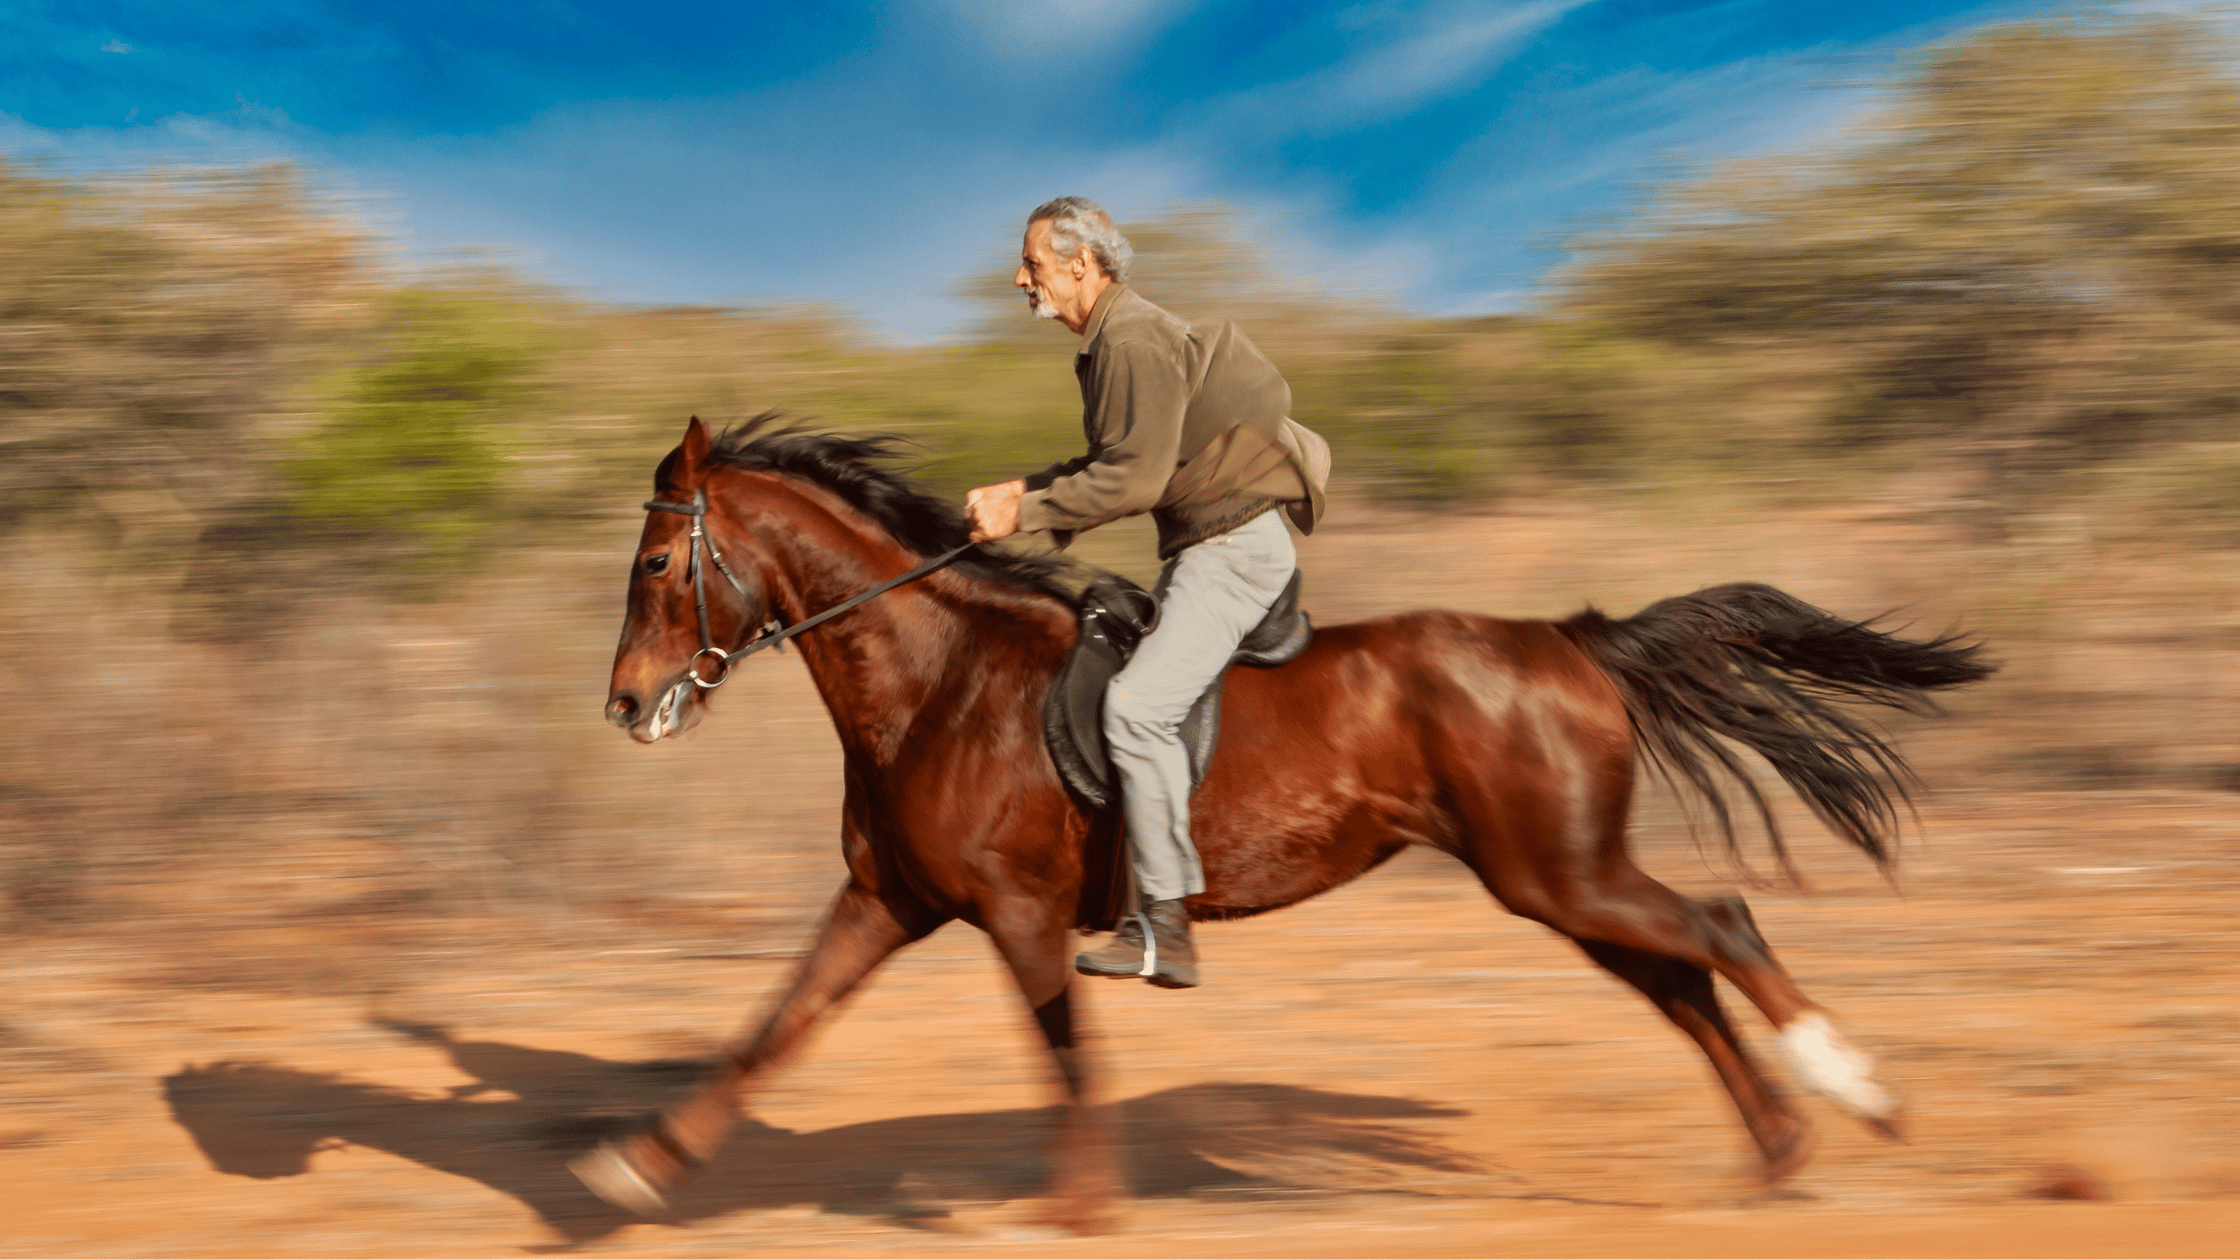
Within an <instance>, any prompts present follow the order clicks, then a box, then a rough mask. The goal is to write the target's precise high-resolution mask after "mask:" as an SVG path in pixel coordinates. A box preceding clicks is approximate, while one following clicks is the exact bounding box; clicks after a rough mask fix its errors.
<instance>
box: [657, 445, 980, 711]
mask: <svg viewBox="0 0 2240 1260" xmlns="http://www.w3.org/2000/svg"><path fill="white" fill-rule="evenodd" d="M645 508H646V511H648V512H675V513H676V514H677V515H679V516H689V517H691V518H692V537H691V540H690V542H689V543H688V544H687V549H688V551H689V552H690V554H691V560H690V562H689V565H690V573H691V577H692V611H693V613H694V614H695V615H696V616H697V617H698V618H699V619H700V650H699V651H697V652H694V653H693V654H692V659H691V660H689V661H687V662H685V667H684V671H685V677H686V678H688V679H690V680H691V681H692V684H693V685H694V686H696V687H698V688H700V689H701V690H702V691H713V690H715V689H716V688H717V687H721V686H722V685H723V684H724V683H725V681H726V680H728V679H729V678H730V677H731V664H732V662H733V661H736V660H738V659H739V658H740V657H742V656H752V655H753V654H755V653H756V652H759V651H761V650H762V649H764V648H767V647H774V648H780V649H781V650H782V649H783V646H784V644H785V641H786V640H787V639H790V638H792V637H793V636H795V635H797V634H801V633H804V632H806V631H809V630H813V629H815V628H816V627H817V626H820V625H823V624H824V623H825V622H827V621H830V620H832V619H833V618H834V617H837V616H839V615H840V614H841V613H844V612H848V611H850V610H851V609H854V608H856V607H858V606H859V605H861V604H863V603H864V602H865V601H867V600H869V599H871V598H872V597H873V596H877V595H884V594H886V593H887V592H888V591H891V590H893V589H894V588H895V587H898V586H901V585H903V584H905V583H908V582H915V581H917V580H918V579H919V578H922V577H924V576H925V575H926V574H928V573H931V572H933V571H934V570H935V569H938V568H940V567H941V566H942V565H945V564H947V563H949V562H950V561H951V560H954V559H956V558H957V557H958V556H961V555H963V554H964V553H965V552H967V551H970V550H971V549H972V544H971V543H965V544H964V545H962V546H959V547H952V548H950V549H949V550H947V551H944V552H942V553H941V554H940V555H938V556H935V557H934V558H932V559H931V560H928V561H926V562H925V563H924V564H921V565H919V566H918V567H917V568H915V569H912V570H910V571H909V572H908V573H905V574H903V575H901V576H900V577H892V578H888V579H887V580H886V581H884V582H881V583H879V584H878V585H877V586H874V587H872V588H871V589H870V590H868V591H865V592H863V593H862V594H860V595H855V596H851V597H849V598H848V599H846V600H843V601H841V602H840V603H838V604H835V605H833V606H832V607H830V608H827V609H825V610H824V611H823V612H821V613H818V614H816V615H815V616H813V617H805V618H803V619H802V620H800V621H797V622H795V623H794V624H792V625H790V626H789V625H786V624H785V623H784V622H782V621H780V620H779V619H778V618H777V617H776V616H775V615H773V616H772V617H771V619H770V620H768V621H766V622H764V623H763V624H762V632H761V633H760V634H758V635H756V636H755V637H754V639H753V640H752V641H750V642H748V643H747V644H746V645H745V646H743V647H738V648H734V649H732V650H731V651H728V652H726V651H724V650H723V649H722V648H719V647H717V646H716V643H715V636H714V634H713V633H711V632H710V630H709V628H708V579H707V573H706V571H705V570H704V569H703V568H702V567H701V564H700V553H701V552H706V553H707V554H708V562H709V563H710V564H713V565H714V566H715V567H716V572H718V573H721V574H722V575H723V577H724V580H725V581H727V582H729V583H731V589H732V590H735V591H737V592H739V599H740V601H741V602H742V603H745V604H747V605H748V606H750V607H751V606H752V604H753V601H752V600H751V599H750V598H749V597H748V595H747V587H746V584H745V583H743V582H741V581H740V580H739V577H738V575H737V574H735V573H733V572H732V571H731V566H730V565H728V564H725V563H724V562H723V553H722V552H720V551H718V550H716V544H715V540H714V539H712V538H710V537H708V531H707V529H706V528H705V522H706V521H707V519H708V488H707V487H706V486H702V487H700V488H699V489H697V490H694V491H693V492H692V502H690V503H666V502H663V501H662V500H660V499H648V500H646V505H645ZM703 656H712V657H714V658H715V661H716V676H715V680H714V681H713V682H711V681H709V680H708V679H706V678H702V677H701V676H700V658H701V657H703Z"/></svg>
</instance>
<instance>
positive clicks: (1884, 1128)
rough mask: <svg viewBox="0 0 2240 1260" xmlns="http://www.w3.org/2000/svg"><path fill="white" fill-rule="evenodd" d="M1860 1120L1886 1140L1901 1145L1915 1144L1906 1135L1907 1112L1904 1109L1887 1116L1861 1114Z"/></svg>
mask: <svg viewBox="0 0 2240 1260" xmlns="http://www.w3.org/2000/svg"><path fill="white" fill-rule="evenodd" d="M1859 1121H1860V1123H1862V1124H1864V1125H1866V1126H1867V1128H1869V1129H1871V1130H1873V1131H1874V1135H1875V1136H1876V1137H1879V1138H1881V1139H1882V1140H1883V1141H1885V1142H1895V1143H1897V1144H1898V1145H1900V1146H1911V1145H1913V1142H1912V1140H1911V1139H1909V1138H1908V1137H1906V1113H1905V1112H1903V1111H1893V1112H1891V1113H1890V1114H1889V1115H1887V1116H1861V1117H1859Z"/></svg>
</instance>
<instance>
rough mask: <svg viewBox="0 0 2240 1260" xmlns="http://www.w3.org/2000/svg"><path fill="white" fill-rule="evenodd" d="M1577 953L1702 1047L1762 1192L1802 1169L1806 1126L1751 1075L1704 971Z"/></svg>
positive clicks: (1633, 953) (1652, 959) (1601, 944)
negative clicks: (1744, 1138) (1758, 1163)
mask: <svg viewBox="0 0 2240 1260" xmlns="http://www.w3.org/2000/svg"><path fill="white" fill-rule="evenodd" d="M1578 945H1579V948H1580V949H1583V950H1585V951H1586V953H1587V957H1589V958H1592V959H1594V960H1595V961H1596V962H1598V963H1600V964H1602V966H1603V967H1604V968H1606V969H1608V970H1609V971H1610V973H1611V974H1612V975H1615V976H1617V977H1618V978H1619V979H1621V980H1624V981H1625V982H1626V983H1627V984H1630V985H1632V986H1633V987H1634V988H1636V989H1639V990H1640V991H1641V994H1642V996H1643V997H1646V998H1648V999H1649V1001H1650V1002H1651V1004H1653V1005H1654V1006H1655V1007H1656V1008H1657V1009H1658V1010H1659V1011H1661V1012H1663V1013H1664V1016H1665V1018H1666V1019H1669V1020H1671V1021H1672V1022H1673V1024H1674V1025H1676V1026H1677V1027H1678V1028H1679V1029H1680V1031H1682V1032H1684V1033H1686V1034H1688V1036H1689V1037H1691V1038H1693V1039H1694V1041H1695V1043H1696V1044H1697V1045H1698V1046H1700V1047H1702V1049H1703V1054H1704V1057H1705V1058H1707V1059H1709V1060H1711V1067H1712V1070H1713V1071H1716V1072H1717V1073H1718V1074H1719V1080H1720V1082H1721V1083H1722V1084H1724V1085H1725V1086H1726V1087H1727V1093H1728V1094H1729V1095H1731V1096H1732V1097H1733V1098H1734V1105H1735V1110H1736V1111H1738V1112H1740V1113H1741V1115H1742V1126H1743V1128H1744V1129H1746V1130H1748V1131H1749V1134H1750V1139H1751V1141H1753V1142H1755V1143H1756V1144H1757V1147H1758V1154H1759V1156H1760V1158H1761V1159H1762V1160H1763V1161H1764V1164H1763V1175H1764V1177H1765V1180H1766V1182H1767V1183H1768V1184H1771V1183H1773V1182H1777V1181H1779V1180H1781V1179H1782V1178H1784V1177H1787V1176H1788V1175H1789V1174H1790V1173H1793V1172H1795V1171H1796V1170H1797V1169H1798V1168H1800V1167H1802V1166H1803V1165H1804V1161H1805V1157H1806V1155H1808V1154H1809V1153H1810V1150H1811V1145H1810V1143H1809V1141H1808V1140H1807V1139H1808V1138H1809V1137H1810V1135H1811V1132H1812V1130H1811V1126H1810V1125H1808V1124H1806V1123H1805V1121H1804V1119H1803V1118H1802V1117H1800V1116H1798V1115H1797V1113H1796V1112H1795V1111H1793V1110H1791V1109H1790V1107H1789V1104H1788V1103H1787V1102H1786V1101H1785V1100H1783V1099H1782V1097H1781V1095H1780V1094H1779V1093H1777V1092H1775V1091H1774V1089H1773V1087H1772V1086H1771V1085H1769V1084H1767V1083H1766V1079H1765V1077H1764V1076H1763V1075H1762V1074H1761V1073H1760V1072H1759V1071H1758V1067H1757V1064H1756V1063H1754V1062H1753V1061H1752V1060H1751V1058H1750V1052H1749V1051H1748V1050H1746V1049H1745V1048H1744V1047H1743V1044H1742V1039H1741V1038H1740V1037H1738V1036H1736V1035H1735V1031H1734V1027H1733V1025H1731V1024H1729V1023H1728V1022H1727V1013H1726V1011H1725V1010H1724V1009H1722V1008H1721V1007H1720V1005H1719V995H1718V993H1717V991H1716V990H1714V989H1713V988H1712V985H1711V973H1710V972H1709V971H1708V970H1706V969H1704V968H1702V967H1698V966H1696V965H1694V964H1692V963H1687V962H1682V961H1681V960H1679V959H1677V958H1671V957H1667V956H1663V955H1660V954H1653V953H1649V952H1647V951H1645V950H1639V949H1631V948H1628V947H1626V946H1623V945H1612V944H1609V943H1608V942H1605V941H1593V940H1582V941H1579V942H1578Z"/></svg>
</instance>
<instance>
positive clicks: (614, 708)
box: [607, 691, 644, 731]
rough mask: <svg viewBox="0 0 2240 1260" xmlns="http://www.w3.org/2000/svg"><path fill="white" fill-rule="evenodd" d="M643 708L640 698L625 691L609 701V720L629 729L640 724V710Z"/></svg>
mask: <svg viewBox="0 0 2240 1260" xmlns="http://www.w3.org/2000/svg"><path fill="white" fill-rule="evenodd" d="M642 708H644V706H643V705H641V704H639V703H638V698H637V697H636V696H634V695H631V694H630V693H629V692H627V691H625V692H623V693H622V694H621V695H619V696H616V697H614V698H613V699H611V700H609V701H607V720H608V721H609V722H612V723H614V724H615V725H616V726H619V727H621V728H622V729H623V730H626V731H627V730H629V729H630V728H631V727H633V726H636V725H637V724H638V712H639V710H640V709H642Z"/></svg>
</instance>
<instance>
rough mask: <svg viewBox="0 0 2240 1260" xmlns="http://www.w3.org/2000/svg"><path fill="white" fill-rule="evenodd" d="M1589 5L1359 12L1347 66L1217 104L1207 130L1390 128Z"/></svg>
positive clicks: (1569, 0)
mask: <svg viewBox="0 0 2240 1260" xmlns="http://www.w3.org/2000/svg"><path fill="white" fill-rule="evenodd" d="M1590 2H1591V0H1536V2H1534V3H1529V4H1516V3H1498V4H1495V3H1486V2H1484V0H1476V2H1470V3H1448V4H1442V5H1437V6H1434V7H1432V8H1430V9H1423V10H1419V9H1414V8H1409V9H1402V8H1401V7H1400V6H1396V5H1385V6H1380V7H1378V8H1375V9H1363V10H1356V11H1354V13H1353V14H1350V15H1349V16H1350V17H1351V18H1352V19H1353V21H1352V22H1351V23H1350V25H1352V26H1353V27H1354V28H1355V29H1356V30H1357V31H1360V32H1361V33H1362V36H1363V38H1362V39H1361V40H1360V43H1359V44H1358V45H1357V46H1356V47H1355V48H1354V49H1353V50H1350V51H1349V52H1348V54H1347V56H1346V57H1345V59H1344V60H1343V61H1340V62H1338V63H1337V64H1336V65H1333V66H1329V67H1327V68H1325V69H1323V70H1320V71H1318V72H1316V73H1314V74H1310V75H1304V76H1301V77H1299V78H1295V79H1291V80H1288V81H1285V82H1282V83H1273V84H1269V85H1267V86H1265V87H1258V88H1251V89H1248V90H1246V91H1243V92H1236V93H1232V94H1230V95H1228V96H1226V97H1219V98H1215V99H1214V100H1213V101H1212V102H1210V103H1209V104H1208V106H1207V108H1206V110H1205V114H1206V115H1207V117H1208V119H1209V124H1210V125H1212V126H1215V127H1220V128H1224V129H1229V128H1236V127H1240V126H1242V127H1248V128H1252V129H1254V130H1260V131H1264V132H1272V133H1278V134H1281V133H1296V132H1300V131H1308V132H1320V131H1329V130H1338V129H1343V128H1346V127H1350V126H1360V125H1366V124H1372V123H1379V122H1386V121H1389V120H1391V119H1394V118H1397V117H1400V116H1402V115H1404V114H1406V113H1408V112H1409V111H1411V110H1414V109H1417V108H1420V107H1421V106H1423V105H1426V104H1429V103H1430V102H1431V101H1433V100H1436V99H1437V98H1439V97H1440V96H1443V95H1448V94H1452V93H1455V92H1459V91H1465V90H1467V89H1468V88H1469V87H1471V86H1472V85H1474V84H1476V83H1479V82H1482V81H1483V80H1484V79H1485V78H1486V77H1487V76H1489V75H1491V74H1492V73H1493V72H1494V71H1496V70H1498V69H1500V68H1501V66H1502V65H1503V64H1504V63H1505V62H1507V61H1508V60H1509V58H1510V57H1511V56H1513V55H1515V54H1516V53H1517V52H1518V51H1520V50H1522V49H1523V48H1524V47H1525V45H1526V44H1527V43H1529V42H1530V41H1531V39H1532V37H1533V36H1535V35H1537V34H1539V33H1540V32H1541V31H1544V30H1546V29H1547V28H1549V27H1550V26H1553V25H1555V23H1556V22H1558V21H1560V20H1561V19H1562V18H1563V16H1564V15H1565V14H1567V13H1569V12H1571V11H1572V10H1574V9H1577V8H1580V7H1581V6H1583V5H1585V4H1588V3H1590Z"/></svg>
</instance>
